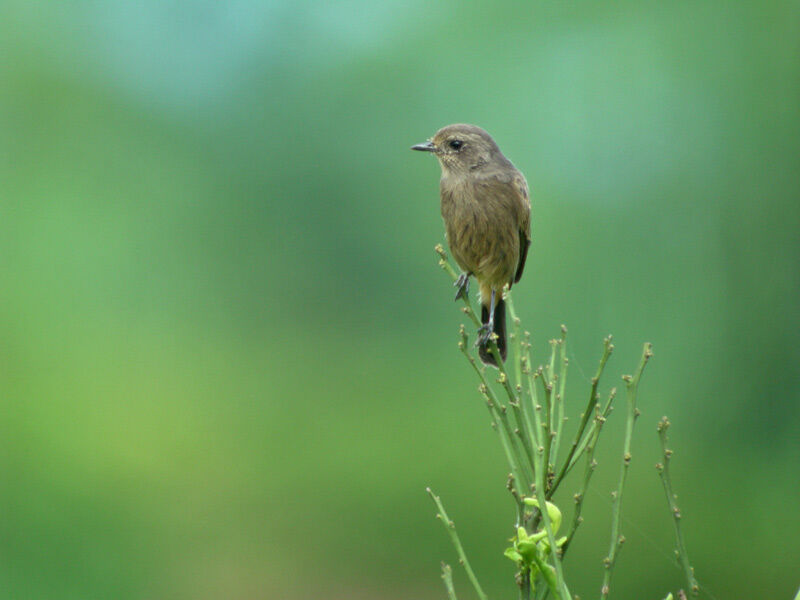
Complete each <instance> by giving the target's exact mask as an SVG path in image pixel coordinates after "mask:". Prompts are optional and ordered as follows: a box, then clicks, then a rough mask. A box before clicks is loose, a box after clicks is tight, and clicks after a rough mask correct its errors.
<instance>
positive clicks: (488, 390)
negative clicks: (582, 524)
mask: <svg viewBox="0 0 800 600" xmlns="http://www.w3.org/2000/svg"><path fill="white" fill-rule="evenodd" d="M460 333H461V341H460V342H459V344H458V347H459V348H460V349H461V352H462V353H463V354H464V356H465V357H466V359H467V361H468V362H469V364H471V365H472V368H473V369H474V370H475V372H476V373H477V374H478V378H479V379H480V380H481V385H480V386H479V390H480V392H481V394H483V396H484V398H485V399H486V403H487V406H488V407H489V413H490V414H491V417H492V421H493V423H494V426H495V429H496V430H497V433H498V434H499V436H500V442H501V443H502V445H503V450H504V451H505V453H506V458H507V459H508V464H509V467H510V468H511V474H512V475H513V477H514V489H515V491H516V498H517V504H518V505H519V508H520V514H521V513H522V507H521V502H522V497H523V496H524V495H525V494H526V493H527V490H528V489H529V486H530V482H529V480H528V477H527V475H526V473H525V472H523V471H522V470H521V468H520V465H521V464H522V460H521V459H522V457H521V455H520V453H519V448H518V447H517V444H516V443H515V438H514V435H513V433H512V432H511V426H510V425H509V422H508V416H507V415H506V408H505V407H504V406H502V405H501V404H500V403H499V402H498V401H497V397H496V396H495V393H494V391H493V390H492V387H491V386H490V385H489V382H488V381H487V380H486V376H485V375H484V374H483V371H482V370H481V368H480V367H478V364H477V363H476V362H475V359H474V358H473V357H472V356H471V355H470V353H469V351H468V350H467V333H466V330H465V329H464V326H463V325H462V326H461V330H460Z"/></svg>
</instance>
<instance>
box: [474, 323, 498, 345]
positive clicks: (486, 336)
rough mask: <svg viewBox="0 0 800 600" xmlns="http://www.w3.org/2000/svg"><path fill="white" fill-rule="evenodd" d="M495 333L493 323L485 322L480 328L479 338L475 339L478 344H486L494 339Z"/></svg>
mask: <svg viewBox="0 0 800 600" xmlns="http://www.w3.org/2000/svg"><path fill="white" fill-rule="evenodd" d="M493 335H495V334H494V327H493V326H492V324H491V323H484V324H483V325H481V327H480V329H478V339H477V340H475V345H476V346H486V345H487V344H488V343H489V341H490V340H491V339H492V336H493Z"/></svg>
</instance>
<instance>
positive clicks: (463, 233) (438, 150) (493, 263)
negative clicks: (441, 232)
mask: <svg viewBox="0 0 800 600" xmlns="http://www.w3.org/2000/svg"><path fill="white" fill-rule="evenodd" d="M411 149H412V150H421V151H425V152H432V153H433V154H434V155H435V156H436V158H438V159H439V164H440V165H441V167H442V178H441V180H440V183H439V191H440V194H441V199H442V218H443V219H444V225H445V230H446V235H447V243H448V245H449V246H450V252H451V253H452V254H453V258H455V259H456V262H457V263H458V265H459V266H460V267H461V269H462V271H463V272H462V273H461V275H460V276H459V278H458V280H457V281H456V283H455V286H456V287H457V288H458V291H457V292H456V300H458V299H459V298H461V297H465V298H466V297H467V293H468V290H469V278H470V276H472V275H474V276H475V279H476V280H477V281H478V285H479V287H480V292H481V322H482V323H483V326H482V327H481V328H480V330H479V336H478V341H477V344H476V345H477V346H478V355H479V356H480V358H481V360H482V361H483V362H484V363H485V364H488V365H493V366H495V367H496V366H497V361H495V358H494V356H493V355H492V353H491V352H490V351H489V340H490V339H491V335H492V333H495V334H496V335H497V347H498V349H499V350H500V356H501V357H502V358H503V360H505V359H506V354H507V343H506V307H505V302H504V301H503V288H504V287H505V286H506V285H508V287H509V288H510V287H511V286H512V285H513V284H514V283H516V282H517V281H519V279H520V277H522V271H523V269H524V268H525V258H526V257H527V255H528V247H529V246H530V244H531V203H530V198H529V195H528V184H527V182H526V181H525V177H523V175H522V173H520V172H519V171H517V169H516V168H515V167H514V165H512V164H511V161H509V160H508V159H507V158H506V157H505V156H503V153H502V152H500V148H498V147H497V144H496V143H495V142H494V140H493V139H492V137H491V136H490V135H489V134H488V133H486V132H485V131H484V130H483V129H481V128H480V127H476V126H475V125H464V124H457V125H448V126H447V127H443V128H442V129H440V130H439V131H437V132H436V135H434V136H433V137H432V138H431V139H430V140H429V141H427V142H425V143H424V144H417V145H416V146H412V147H411Z"/></svg>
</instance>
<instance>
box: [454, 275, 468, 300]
mask: <svg viewBox="0 0 800 600" xmlns="http://www.w3.org/2000/svg"><path fill="white" fill-rule="evenodd" d="M453 286H454V287H457V288H458V289H457V290H456V297H455V299H456V300H458V299H459V298H463V299H464V300H466V299H467V297H468V294H469V275H468V274H467V273H462V274H461V275H459V276H458V279H456V281H455V283H454V284H453Z"/></svg>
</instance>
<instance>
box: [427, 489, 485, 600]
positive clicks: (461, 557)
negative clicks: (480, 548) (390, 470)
mask: <svg viewBox="0 0 800 600" xmlns="http://www.w3.org/2000/svg"><path fill="white" fill-rule="evenodd" d="M426 491H427V492H428V494H429V495H430V497H431V498H432V499H433V502H434V503H435V504H436V509H437V510H438V511H439V512H438V514H437V515H436V518H438V519H439V520H440V521H441V522H442V524H443V525H444V526H445V529H447V533H449V534H450V539H451V540H452V541H453V545H454V546H455V547H456V553H457V554H458V562H460V563H461V565H462V566H463V567H464V570H465V571H466V572H467V577H469V580H470V581H471V582H472V587H474V588H475V593H476V594H478V597H479V598H480V599H481V600H487V596H486V594H485V593H484V592H483V588H481V584H480V583H478V578H477V577H475V573H474V572H473V571H472V567H471V566H470V565H469V560H467V555H466V554H464V548H463V547H462V546H461V540H460V539H459V538H458V533H456V525H455V523H453V522H452V521H451V520H450V519H449V518H448V516H447V513H446V512H445V510H444V506H443V505H442V501H441V500H440V499H439V496H437V495H436V494H434V493H433V491H432V490H431V488H427V490H426ZM451 583H452V580H451Z"/></svg>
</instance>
